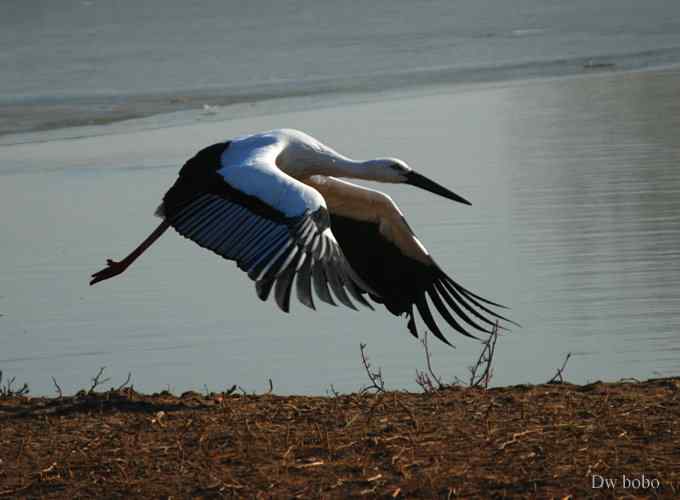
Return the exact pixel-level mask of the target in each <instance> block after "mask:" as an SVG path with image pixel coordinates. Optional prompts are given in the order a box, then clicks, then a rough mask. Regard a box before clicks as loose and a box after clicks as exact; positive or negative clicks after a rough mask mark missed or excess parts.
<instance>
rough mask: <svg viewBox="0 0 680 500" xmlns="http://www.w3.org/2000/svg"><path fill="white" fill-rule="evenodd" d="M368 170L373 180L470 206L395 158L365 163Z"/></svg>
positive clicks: (451, 192)
mask: <svg viewBox="0 0 680 500" xmlns="http://www.w3.org/2000/svg"><path fill="white" fill-rule="evenodd" d="M367 163H368V164H369V165H368V166H369V168H370V169H371V170H372V174H373V175H372V177H374V179H373V180H376V181H379V182H392V183H396V184H410V185H411V186H416V187H419V188H421V189H424V190H425V191H429V192H430V193H434V194H438V195H439V196H443V197H444V198H448V199H449V200H453V201H457V202H459V203H464V204H465V205H470V202H469V201H467V200H466V199H465V198H463V197H462V196H458V195H457V194H456V193H454V192H453V191H450V190H449V189H447V188H445V187H444V186H442V185H441V184H438V183H436V182H435V181H433V180H431V179H428V178H427V177H425V176H424V175H422V174H419V173H417V172H415V171H414V170H413V169H412V168H411V167H409V166H408V165H407V164H406V162H404V161H402V160H399V159H397V158H379V159H377V160H372V161H370V162H367Z"/></svg>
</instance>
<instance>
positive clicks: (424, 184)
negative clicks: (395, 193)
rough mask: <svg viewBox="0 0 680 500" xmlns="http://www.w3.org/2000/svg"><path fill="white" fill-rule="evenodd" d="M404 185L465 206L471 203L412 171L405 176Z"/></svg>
mask: <svg viewBox="0 0 680 500" xmlns="http://www.w3.org/2000/svg"><path fill="white" fill-rule="evenodd" d="M406 184H410V185H411V186H417V187H419V188H422V189H424V190H425V191H429V192H430V193H434V194H438V195H439V196H443V197H444V198H448V199H449V200H453V201H457V202H459V203H464V204H465V205H471V203H470V202H469V201H467V200H466V199H465V198H463V197H461V196H458V195H457V194H456V193H454V192H453V191H449V190H448V189H446V188H445V187H444V186H442V185H440V184H437V183H436V182H434V181H431V180H430V179H428V178H427V177H425V176H424V175H420V174H417V173H416V172H413V171H411V172H409V173H408V174H406Z"/></svg>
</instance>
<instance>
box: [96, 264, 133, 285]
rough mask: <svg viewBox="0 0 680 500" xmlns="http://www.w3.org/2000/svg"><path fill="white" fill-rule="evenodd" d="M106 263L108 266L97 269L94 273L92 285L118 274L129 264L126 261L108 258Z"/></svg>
mask: <svg viewBox="0 0 680 500" xmlns="http://www.w3.org/2000/svg"><path fill="white" fill-rule="evenodd" d="M106 264H107V266H106V267H105V268H104V269H102V270H101V271H97V272H96V273H94V274H93V275H92V280H90V285H94V284H95V283H99V282H100V281H104V280H107V279H109V278H113V277H114V276H118V275H119V274H121V273H122V272H123V271H125V270H126V269H127V267H128V265H127V264H126V263H125V262H117V261H115V260H111V259H106Z"/></svg>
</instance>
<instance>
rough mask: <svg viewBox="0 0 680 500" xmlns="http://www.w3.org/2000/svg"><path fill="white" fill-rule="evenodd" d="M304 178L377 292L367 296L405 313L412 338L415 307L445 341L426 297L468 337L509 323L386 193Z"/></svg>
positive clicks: (342, 243) (347, 252)
mask: <svg viewBox="0 0 680 500" xmlns="http://www.w3.org/2000/svg"><path fill="white" fill-rule="evenodd" d="M305 182H306V183H307V184H308V185H310V186H312V187H314V188H315V189H317V190H318V191H319V192H320V193H321V194H322V195H323V197H324V198H325V200H326V204H327V206H328V210H329V212H330V215H331V228H332V229H333V234H335V236H336V238H337V239H338V242H339V244H340V247H341V248H342V251H343V252H344V253H345V255H346V256H347V258H348V260H349V261H350V262H351V263H352V266H353V268H354V270H355V271H356V273H357V274H358V275H359V276H360V277H361V279H362V280H364V281H365V282H366V283H367V284H368V286H369V287H371V288H372V289H373V290H375V291H377V293H378V294H379V296H374V295H371V298H372V299H373V300H374V301H376V302H378V303H382V304H384V305H385V307H386V308H387V309H388V310H389V311H390V312H392V313H393V314H395V315H397V316H399V315H401V314H403V313H406V314H407V315H408V317H409V322H408V327H409V330H410V332H411V333H412V334H413V335H414V336H415V337H417V336H418V332H417V329H416V325H415V321H414V318H413V308H414V307H415V308H416V309H417V310H418V312H419V314H420V317H421V318H422V320H423V321H424V322H425V325H426V326H427V327H428V328H429V329H430V330H431V331H432V333H433V334H434V335H435V336H436V337H437V338H439V339H440V340H442V341H443V342H445V343H447V344H448V343H449V342H448V341H447V339H446V337H445V336H444V334H443V333H442V332H441V330H440V328H439V326H438V325H437V322H436V321H435V319H434V317H433V315H432V311H431V309H430V306H429V304H428V300H429V302H431V303H432V304H433V305H434V308H435V309H436V311H437V312H438V313H439V314H440V315H441V317H442V318H443V319H444V320H445V321H446V323H448V324H449V325H450V326H451V327H452V328H453V329H454V330H456V331H458V332H459V333H461V334H463V335H466V336H469V337H474V335H473V334H472V333H471V332H470V330H473V331H474V330H477V331H481V332H487V333H490V332H491V327H492V326H493V325H494V323H495V320H496V319H502V320H505V321H508V322H509V323H513V322H512V321H510V320H508V319H507V318H504V317H503V316H501V315H500V314H498V313H497V312H495V311H494V310H493V308H494V307H503V306H501V305H500V304H496V303H495V302H491V301H489V300H487V299H485V298H482V297H480V296H479V295H476V294H474V293H472V292H471V291H469V290H468V289H466V288H464V287H462V286H461V285H459V284H458V283H456V282H455V281H454V280H453V279H451V278H450V277H449V276H448V275H447V274H446V273H445V272H444V271H442V269H441V268H440V267H439V266H438V265H437V264H436V263H435V261H434V260H433V259H432V257H431V256H430V254H429V253H428V251H427V249H426V248H425V247H424V246H423V245H422V244H421V243H420V241H418V239H417V238H416V236H415V235H414V234H413V231H412V230H411V228H410V227H409V225H408V223H407V222H406V220H405V219H404V216H403V215H402V213H401V211H400V210H399V208H398V207H397V206H396V204H395V203H394V202H393V201H392V199H391V198H390V197H389V196H387V195H385V194H383V193H381V192H379V191H375V190H373V189H369V188H365V187H362V186H358V185H356V184H352V183H350V182H347V181H343V180H339V179H335V178H333V177H324V176H313V177H311V178H309V179H308V180H306V181H305ZM513 324H515V323H513ZM475 338H476V337H475Z"/></svg>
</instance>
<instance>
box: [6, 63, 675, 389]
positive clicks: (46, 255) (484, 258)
mask: <svg viewBox="0 0 680 500" xmlns="http://www.w3.org/2000/svg"><path fill="white" fill-rule="evenodd" d="M679 84H680V73H678V72H666V73H629V74H625V75H623V74H622V75H611V76H606V77H604V76H600V77H589V78H575V79H565V80H555V81H546V82H533V83H526V84H516V85H511V86H506V87H498V88H494V87H488V88H483V89H476V90H473V91H469V90H466V91H456V92H451V91H450V90H447V91H444V92H442V93H440V94H437V95H432V96H423V97H417V98H409V99H404V100H393V101H385V102H378V103H372V104H362V105H355V106H345V107H342V108H335V109H332V108H329V109H325V110H322V111H318V112H315V111H310V112H302V113H291V114H283V115H277V116H274V117H259V118H252V119H244V120H238V121H233V122H225V123H217V124H204V125H196V126H193V127H184V128H181V127H180V128H176V129H164V130H157V131H147V132H143V133H140V134H130V135H125V134H120V135H110V136H101V137H90V138H86V139H82V140H78V141H53V142H45V143H40V144H25V145H19V146H13V147H4V148H0V174H1V175H0V208H1V210H0V224H1V226H2V227H3V240H2V241H3V243H2V246H0V266H2V268H1V272H0V314H3V316H2V317H0V369H2V370H3V371H5V373H6V374H9V375H11V376H16V377H17V380H18V381H21V382H23V381H27V382H29V384H30V385H31V387H32V389H33V391H34V392H37V393H48V392H50V391H51V390H52V386H51V380H50V378H49V377H50V376H55V377H56V378H57V379H58V380H59V382H60V384H61V385H62V387H64V389H65V390H69V388H74V389H75V388H76V387H79V386H83V385H86V384H87V383H88V380H89V378H88V377H90V376H91V375H93V374H94V373H96V371H97V369H98V368H99V367H100V366H107V367H109V372H110V373H111V375H113V376H114V377H118V378H120V379H121V381H122V380H123V379H124V378H125V376H126V375H127V372H128V371H131V372H132V373H133V382H134V383H135V386H136V387H137V388H140V389H142V390H159V389H162V388H165V387H166V386H170V387H171V388H172V389H174V390H178V391H179V390H184V389H187V388H194V389H196V388H201V387H202V386H203V384H206V385H208V386H209V388H210V389H219V388H221V387H226V386H230V385H231V384H233V383H238V384H240V385H242V386H244V387H246V388H247V389H249V390H260V389H261V388H262V387H264V385H265V383H266V380H267V379H268V378H270V377H271V378H272V379H273V380H274V383H275V390H276V391H277V392H281V393H285V392H298V393H299V392H314V393H323V392H324V391H325V390H326V389H327V388H328V387H329V386H330V384H333V385H334V386H335V387H336V388H337V389H339V390H346V391H348V390H356V389H357V388H359V387H360V386H361V385H362V384H363V383H364V382H365V381H364V380H363V373H362V371H361V369H360V365H359V357H358V344H359V342H361V341H364V342H368V344H369V355H371V359H372V362H373V363H374V365H375V366H382V367H383V373H384V374H385V376H386V380H387V382H388V385H390V386H391V387H397V388H402V387H409V388H414V387H415V384H414V382H413V379H414V370H415V369H416V368H422V367H423V359H422V355H421V350H420V348H419V345H418V344H417V343H416V342H415V341H413V339H411V337H410V336H409V335H408V333H407V331H406V328H405V325H404V322H403V321H402V320H399V319H397V318H392V317H390V316H388V315H387V314H385V313H384V312H383V311H378V312H375V313H370V312H362V313H359V314H357V313H351V312H348V311H344V310H340V309H333V308H330V307H329V308H322V309H321V310H320V311H318V312H316V313H312V312H308V311H306V310H304V308H302V307H300V306H299V305H297V304H294V305H293V313H292V314H290V315H285V314H282V313H279V312H277V310H276V308H275V306H274V305H273V304H262V303H260V302H259V300H258V299H257V298H256V297H255V294H254V292H253V290H252V285H251V283H250V282H249V281H248V279H247V277H245V276H243V275H242V273H240V272H238V271H237V270H236V268H235V267H234V266H233V265H230V264H225V263H224V262H223V261H221V260H220V259H218V258H216V257H215V256H214V255H212V254H210V253H209V252H205V251H202V250H201V249H199V248H197V247H196V246H195V245H193V244H191V243H189V242H187V241H186V240H184V239H182V238H179V237H177V236H176V235H170V234H169V235H168V236H165V237H164V238H163V239H162V240H161V241H160V242H159V244H158V245H156V246H154V247H153V248H152V249H151V250H150V251H149V253H148V255H145V256H144V257H143V258H142V259H140V261H139V262H138V263H136V264H135V266H134V267H133V268H131V270H130V271H129V272H128V273H127V274H126V275H125V276H124V277H121V278H119V279H117V280H112V281H110V282H107V283H105V284H104V285H100V286H97V287H94V288H89V287H88V286H87V276H88V275H89V274H90V273H91V272H93V271H95V270H97V269H98V268H99V267H100V266H101V265H102V264H103V262H104V259H105V258H106V257H116V256H121V255H123V254H124V253H126V252H127V251H129V250H130V248H132V246H133V245H135V244H136V243H138V241H139V240H141V239H142V238H143V237H144V236H146V234H147V233H148V232H149V231H150V230H151V229H153V227H154V225H155V224H156V223H157V221H156V220H155V219H153V217H151V215H150V214H151V212H152V211H153V209H154V208H155V206H156V204H157V203H158V200H159V199H160V197H161V196H162V193H163V192H164V190H165V189H166V188H167V187H168V186H169V185H170V184H171V182H172V179H173V178H174V176H175V174H176V171H177V169H178V168H179V164H180V163H181V162H182V161H183V159H184V158H186V157H187V156H189V155H190V154H192V153H193V151H194V150H196V149H198V148H199V147H200V146H202V145H205V144H210V143H212V142H215V141H216V140H218V139H222V138H227V137H230V136H233V135H236V134H240V133H243V132H244V131H248V130H261V129H266V128H271V127H275V126H292V127H298V128H301V129H305V130H308V131H310V132H311V133H313V134H314V135H318V136H319V138H322V139H324V140H327V141H328V142H329V143H330V144H331V145H332V146H334V147H336V148H337V149H338V150H339V151H341V152H344V153H347V154H351V155H352V156H355V157H357V158H367V157H372V156H380V155H385V154H390V155H394V156H400V157H403V158H404V159H405V160H407V161H408V162H409V163H411V164H412V165H413V166H414V167H415V168H417V169H419V170H421V171H423V172H426V173H427V174H428V175H429V176H431V177H432V178H434V179H436V180H438V181H440V182H442V183H443V184H445V185H447V186H449V187H451V188H452V189H453V190H454V191H456V192H459V193H461V194H462V195H463V196H465V197H466V198H469V199H471V200H472V202H473V206H472V207H459V206H453V204H451V203H449V202H447V201H446V200H440V199H433V197H431V196H430V195H428V194H425V193H417V192H414V190H413V189H412V188H409V187H403V186H389V187H386V188H385V190H386V191H388V192H390V193H391V194H393V196H394V198H395V199H396V200H397V202H398V203H399V204H400V206H401V207H402V208H403V210H404V212H405V213H406V215H407V217H408V218H409V222H411V224H412V225H413V227H414V228H416V231H417V233H418V236H419V237H420V239H421V240H422V241H423V242H424V243H425V244H426V245H427V246H428V248H429V249H430V251H431V253H432V254H433V255H434V256H435V258H436V259H437V261H438V262H439V263H440V265H441V266H442V267H443V268H445V269H446V270H447V271H449V272H450V273H451V274H452V275H453V276H454V277H455V278H456V279H458V280H460V281H461V282H462V283H463V284H464V285H465V286H468V287H469V288H472V289H474V290H476V291H479V292H480V293H481V294H483V295H485V296H488V297H490V298H492V299H495V300H498V301H501V302H503V303H507V304H508V305H510V306H512V310H511V311H510V315H511V317H512V318H513V319H516V320H517V321H519V322H520V323H521V324H522V325H523V328H521V329H518V330H515V331H513V332H512V333H511V334H510V335H507V336H505V337H504V338H503V339H502V340H501V343H500V344H499V346H498V350H497V367H496V378H495V380H494V381H495V382H496V383H498V384H509V383H520V382H542V381H545V380H547V379H548V378H550V376H552V374H553V373H554V369H555V368H556V367H557V366H559V364H560V363H561V361H562V359H563V357H564V355H565V354H566V352H569V351H572V352H574V357H573V358H572V360H571V361H570V362H569V365H568V367H567V378H568V379H570V380H571V381H574V382H585V381H587V380H594V379H598V378H605V379H618V378H620V377H628V376H634V377H639V378H644V377H651V376H655V375H659V374H663V375H670V374H676V375H677V374H679V373H680V356H679V355H678V354H679V353H680V336H679V335H678V331H679V330H680V328H679V327H680V311H679V310H678V304H679V303H680V300H679V299H680V263H679V262H680V259H678V257H679V255H678V254H679V253H680V250H679V248H680V216H679V215H678V214H680V196H679V195H680V170H679V168H678V165H679V163H680V162H679V161H678V160H679V159H680V146H679V145H678V135H677V131H678V130H680V99H679V97H680V96H679V95H678V93H680V91H679V90H678V89H680V85H679ZM349 125H351V126H352V127H351V130H352V134H348V133H347V130H349V128H348V126H349ZM360 138H366V139H364V140H361V139H360ZM17 165H21V166H22V169H21V173H18V172H17ZM133 167H134V168H133ZM137 167H141V168H137ZM145 167H149V168H145ZM451 339H452V340H453V341H454V342H455V343H456V345H457V349H456V350H451V349H448V348H446V347H445V346H443V345H435V346H433V348H434V363H435V367H436V368H437V369H438V370H439V371H441V372H442V373H443V374H444V376H445V378H449V379H451V378H453V377H454V376H456V375H457V376H462V377H464V376H465V367H466V366H467V365H468V364H469V363H470V361H471V360H472V359H473V357H474V356H475V354H476V353H477V352H478V345H477V344H476V343H474V342H471V341H468V340H467V339H462V338H456V337H455V336H453V334H452V335H451Z"/></svg>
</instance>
